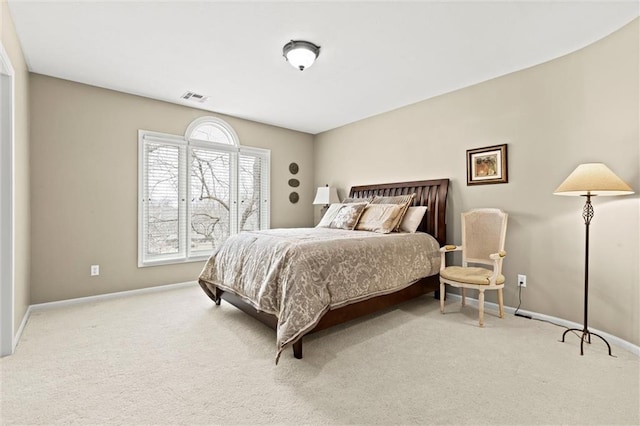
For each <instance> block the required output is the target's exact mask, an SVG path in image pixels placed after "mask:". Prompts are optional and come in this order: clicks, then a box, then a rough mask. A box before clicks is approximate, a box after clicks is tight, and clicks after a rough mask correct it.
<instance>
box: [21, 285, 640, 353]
mask: <svg viewBox="0 0 640 426" xmlns="http://www.w3.org/2000/svg"><path fill="white" fill-rule="evenodd" d="M194 285H198V283H197V282H196V281H187V282H183V283H177V284H167V285H161V286H156V287H147V288H141V289H137V290H127V291H119V292H116V293H107V294H99V295H97V296H88V297H78V298H75V299H68V300H60V301H57V302H47V303H38V304H35V305H29V307H28V308H27V312H26V313H25V314H24V317H23V318H22V323H21V324H20V328H18V332H17V333H16V336H15V338H14V340H13V349H14V351H15V348H16V346H18V342H19V341H20V337H21V336H22V332H23V330H24V327H25V326H26V324H27V321H28V320H29V316H31V312H34V311H42V310H47V309H54V308H60V307H64V306H73V305H77V304H82V303H90V302H97V301H101V300H110V299H118V298H122V297H128V296H133V295H138V294H148V293H157V292H161V291H168V290H174V289H177V288H183V287H190V286H194ZM447 297H448V298H452V299H458V300H460V299H461V297H460V295H459V294H452V293H447ZM466 300H467V303H468V304H469V305H473V306H476V307H477V306H478V299H474V298H472V297H468V296H467V297H466ZM485 307H488V308H490V309H492V310H495V311H498V304H497V303H493V302H485ZM504 310H505V312H508V313H510V314H513V313H515V311H516V308H512V307H510V306H505V307H504ZM519 313H521V314H522V315H528V316H530V317H531V318H534V319H538V320H542V321H549V322H552V323H554V324H557V325H560V326H563V327H567V328H581V327H582V324H578V323H575V322H572V321H567V320H565V319H562V318H558V317H553V316H550V315H545V314H539V313H537V312H531V311H525V310H523V309H520V310H519ZM592 330H593V331H594V332H595V333H598V334H600V335H601V336H602V337H604V338H605V339H607V340H609V341H610V342H611V343H613V344H614V345H616V346H618V347H620V348H622V349H625V350H627V351H629V352H631V353H632V354H634V355H636V356H639V357H640V346H638V345H634V344H633V343H631V342H627V341H626V340H624V339H621V338H619V337H617V336H614V335H612V334H609V333H606V332H604V331H601V330H597V329H595V328H594V329H592Z"/></svg>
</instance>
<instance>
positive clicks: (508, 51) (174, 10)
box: [8, 0, 639, 134]
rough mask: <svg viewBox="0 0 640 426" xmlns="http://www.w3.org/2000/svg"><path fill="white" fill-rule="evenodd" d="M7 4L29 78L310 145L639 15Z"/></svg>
mask: <svg viewBox="0 0 640 426" xmlns="http://www.w3.org/2000/svg"><path fill="white" fill-rule="evenodd" d="M8 4H9V7H10V11H11V15H12V17H13V20H14V22H15V26H16V30H17V33H18V37H19V39H20V42H21V44H22V49H23V52H24V55H25V58H26V61H27V65H28V67H29V70H30V71H32V72H35V73H40V74H45V75H50V76H54V77H58V78H62V79H67V80H72V81H77V82H80V83H85V84H90V85H94V86H99V87H104V88H108V89H113V90H118V91H122V92H126V93H131V94H135V95H141V96H145V97H149V98H153V99H159V100H163V101H167V102H173V103H177V104H184V105H189V106H192V107H197V108H201V109H204V110H209V111H214V112H217V113H222V114H228V115H232V116H236V117H241V118H246V119H249V120H254V121H258V122H262V123H267V124H272V125H276V126H281V127H285V128H289V129H294V130H299V131H302V132H307V133H311V134H317V133H320V132H323V131H326V130H330V129H333V128H336V127H339V126H342V125H345V124H348V123H351V122H354V121H357V120H360V119H363V118H366V117H369V116H372V115H376V114H380V113H383V112H385V111H389V110H392V109H396V108H399V107H402V106H405V105H408V104H412V103H415V102H418V101H421V100H424V99H428V98H431V97H434V96H438V95H441V94H443V93H447V92H450V91H453V90H456V89H460V88H463V87H466V86H470V85H473V84H476V83H479V82H482V81H486V80H489V79H492V78H495V77H498V76H501V75H504V74H508V73H511V72H514V71H518V70H521V69H524V68H527V67H530V66H533V65H536V64H539V63H542V62H545V61H548V60H551V59H554V58H557V57H559V56H562V55H565V54H567V53H570V52H572V51H575V50H577V49H580V48H582V47H584V46H587V45H589V44H591V43H593V42H595V41H597V40H599V39H601V38H603V37H605V36H607V35H608V34H610V33H612V32H614V31H615V30H617V29H619V28H621V27H622V26H624V25H625V24H627V23H628V22H630V21H631V20H633V19H634V18H636V17H637V16H638V13H639V5H638V2H637V1H635V0H630V1H620V2H616V1H565V2H551V1H532V2H523V1H503V2H495V1H494V2H485V1H467V2H444V1H438V2H435V1H429V2H427V1H410V2H409V1H407V2H405V1H390V2H385V1H368V2H353V1H342V2H338V1H315V2H310V1H276V2H265V1H226V2H220V1H217V2H214V1H201V2H195V1H179V0H175V1H162V2H160V1H157V2H153V1H132V0H125V1H72V2H69V1H65V2H63V1H55V0H54V1H28V0H9V1H8ZM291 39H296V40H298V39H302V40H308V41H311V42H313V43H316V44H319V45H320V46H321V52H320V56H319V57H318V60H317V61H316V63H315V64H314V65H313V66H312V67H311V68H308V69H306V70H305V71H302V72H301V71H298V70H296V69H294V68H293V67H291V66H290V65H289V64H287V63H286V61H285V60H284V58H283V57H282V47H283V45H284V44H285V43H287V42H288V41H289V40H291ZM187 91H193V92H197V93H199V94H203V95H206V96H208V97H209V99H208V100H207V101H206V102H205V103H197V102H193V101H183V100H182V99H180V96H181V95H183V94H184V93H185V92H187Z"/></svg>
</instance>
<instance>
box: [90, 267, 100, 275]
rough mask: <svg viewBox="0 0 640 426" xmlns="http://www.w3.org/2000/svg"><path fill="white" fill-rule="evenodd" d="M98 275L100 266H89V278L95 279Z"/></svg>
mask: <svg viewBox="0 0 640 426" xmlns="http://www.w3.org/2000/svg"><path fill="white" fill-rule="evenodd" d="M98 275H100V265H91V276H92V277H96V276H98Z"/></svg>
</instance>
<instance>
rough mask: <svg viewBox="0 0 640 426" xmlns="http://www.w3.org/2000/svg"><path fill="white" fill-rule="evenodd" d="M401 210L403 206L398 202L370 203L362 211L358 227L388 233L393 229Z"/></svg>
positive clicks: (361, 229) (360, 229)
mask: <svg viewBox="0 0 640 426" xmlns="http://www.w3.org/2000/svg"><path fill="white" fill-rule="evenodd" d="M401 211H402V207H401V206H400V205H398V204H369V205H368V206H367V207H365V209H364V212H362V216H360V220H359V221H358V224H357V225H356V229H357V230H359V231H373V232H379V233H381V234H388V233H389V232H391V231H393V226H394V225H395V223H396V221H397V218H398V215H399V214H400V212H401Z"/></svg>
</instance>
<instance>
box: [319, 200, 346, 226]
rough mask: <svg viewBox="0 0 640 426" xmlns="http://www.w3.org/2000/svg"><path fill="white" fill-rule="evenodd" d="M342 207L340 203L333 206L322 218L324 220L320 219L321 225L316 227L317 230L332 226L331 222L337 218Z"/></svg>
mask: <svg viewBox="0 0 640 426" xmlns="http://www.w3.org/2000/svg"><path fill="white" fill-rule="evenodd" d="M342 206H343V205H342V204H340V203H334V204H331V205H330V206H329V208H328V209H327V211H326V212H325V213H324V216H322V219H320V223H318V224H317V225H316V228H328V227H329V225H331V221H332V220H333V218H335V217H336V215H337V214H338V211H339V210H340V209H341V208H342Z"/></svg>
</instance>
